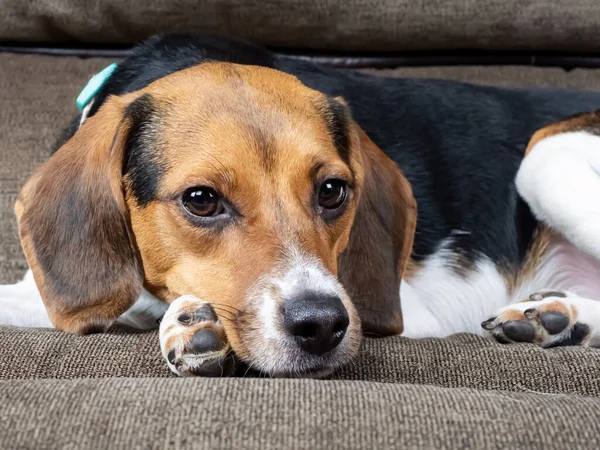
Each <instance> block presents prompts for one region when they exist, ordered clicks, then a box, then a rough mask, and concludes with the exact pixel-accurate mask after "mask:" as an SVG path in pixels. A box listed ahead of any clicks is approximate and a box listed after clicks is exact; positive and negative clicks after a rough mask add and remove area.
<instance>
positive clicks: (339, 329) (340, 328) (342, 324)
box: [333, 315, 350, 335]
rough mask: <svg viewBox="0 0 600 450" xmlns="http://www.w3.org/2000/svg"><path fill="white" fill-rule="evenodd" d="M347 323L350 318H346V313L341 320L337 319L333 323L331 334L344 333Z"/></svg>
mask: <svg viewBox="0 0 600 450" xmlns="http://www.w3.org/2000/svg"><path fill="white" fill-rule="evenodd" d="M349 324H350V320H349V319H348V315H346V316H345V317H344V318H342V319H341V320H338V321H337V322H336V323H335V325H334V326H333V334H334V335H338V334H340V333H345V332H346V328H348V325H349Z"/></svg>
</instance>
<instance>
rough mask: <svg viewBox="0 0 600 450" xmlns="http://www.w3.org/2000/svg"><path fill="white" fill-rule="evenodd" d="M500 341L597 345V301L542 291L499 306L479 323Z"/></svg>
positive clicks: (599, 329) (599, 318)
mask: <svg viewBox="0 0 600 450" xmlns="http://www.w3.org/2000/svg"><path fill="white" fill-rule="evenodd" d="M481 326H482V327H483V329H484V330H486V334H487V335H488V336H489V337H491V338H493V339H495V340H496V341H498V342H500V343H503V344H510V343H513V342H529V343H533V344H536V345H538V346H540V347H558V346H566V345H581V346H584V347H597V346H600V301H598V300H591V299H588V298H584V297H580V296H578V295H576V294H574V293H572V292H561V291H542V292H538V293H536V294H533V295H531V296H530V298H529V299H528V300H527V301H523V302H520V303H514V304H512V305H508V306H506V307H504V308H502V309H501V310H500V311H498V313H497V314H496V315H495V316H494V317H491V318H489V319H488V320H486V321H485V322H483V323H482V324H481Z"/></svg>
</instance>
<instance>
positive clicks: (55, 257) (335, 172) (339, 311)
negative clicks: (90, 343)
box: [0, 35, 600, 376]
mask: <svg viewBox="0 0 600 450" xmlns="http://www.w3.org/2000/svg"><path fill="white" fill-rule="evenodd" d="M598 105H600V95H599V94H594V93H582V92H567V91H557V90H533V89H529V90H527V89H500V88H492V87H482V86H474V85H469V84H463V83H457V82H451V81H442V80H416V79H388V78H377V77H372V76H369V75H363V74H360V73H356V72H352V71H344V70H334V69H329V68H326V67H322V66H319V65H316V64H312V63H310V62H306V61H301V60H298V59H292V58H289V57H285V56H279V55H275V54H272V53H270V52H269V51H267V50H265V49H264V48H261V47H257V46H254V45H252V44H249V43H246V42H243V41H238V40H235V39H227V38H213V37H203V36H192V35H168V36H158V37H154V38H151V39H150V40H148V41H147V42H145V43H143V44H142V45H140V46H138V47H137V48H136V49H134V51H133V53H132V54H131V56H129V57H128V58H126V59H125V60H124V61H123V62H122V63H120V64H119V66H118V67H117V68H116V70H115V71H114V73H113V74H112V75H111V76H110V78H109V80H108V82H107V83H106V84H105V85H104V86H103V87H102V88H101V90H100V91H99V92H98V93H97V95H96V96H95V97H94V99H93V102H92V104H91V106H89V108H87V110H86V113H85V114H84V115H83V116H80V117H77V118H76V120H75V121H74V122H73V125H72V126H71V127H69V129H68V130H67V131H66V134H65V136H64V138H63V140H62V142H61V143H60V145H59V146H58V147H59V148H58V150H57V151H56V152H55V153H54V155H53V156H52V157H51V158H50V159H49V160H48V161H47V162H46V163H45V164H44V165H42V166H41V167H40V168H39V169H38V170H36V171H35V173H34V174H33V175H32V176H31V178H30V179H29V180H28V181H27V183H26V184H25V186H24V187H23V190H22V192H21V194H20V196H19V199H18V202H17V204H16V207H15V211H16V215H17V218H18V222H19V233H20V238H21V242H22V246H23V249H24V252H25V255H26V257H27V261H28V263H29V266H30V268H31V273H28V274H27V275H26V277H25V279H24V280H23V282H21V283H19V284H17V285H13V286H4V287H0V305H1V307H0V322H2V323H5V324H6V323H8V324H15V325H30V326H55V327H57V328H60V329H61V330H64V331H66V332H69V333H76V334H86V333H91V332H99V331H104V330H106V329H107V328H108V327H109V326H111V324H113V323H115V321H117V322H121V323H125V324H129V325H133V326H137V327H139V328H145V327H148V326H152V325H155V324H156V320H157V319H159V318H160V317H162V320H161V321H160V345H161V350H162V353H163V355H164V357H165V359H166V360H167V363H168V365H169V367H170V369H171V370H172V371H173V372H175V373H177V374H179V375H184V376H189V375H205V376H211V375H212V376H215V375H216V376H219V375H227V374H230V373H234V372H235V370H236V369H237V368H239V367H245V368H246V369H249V368H250V369H254V370H256V371H258V372H261V373H265V374H268V375H272V376H324V375H327V374H329V373H331V372H333V371H334V370H335V369H336V368H338V367H340V366H341V365H343V364H346V363H347V362H349V361H350V360H351V359H352V358H353V357H354V356H355V355H356V354H357V352H358V350H359V345H360V341H361V334H363V333H365V334H367V335H374V336H387V335H393V334H400V333H402V334H403V335H405V336H408V337H427V336H429V337H431V336H434V337H441V336H446V335H449V334H452V333H456V332H473V333H480V334H487V335H488V336H489V337H491V338H493V339H495V340H497V341H499V342H502V343H512V342H531V343H534V344H536V345H539V346H542V347H551V346H557V345H584V346H592V345H596V344H598V342H600V303H598V302H596V301H595V300H593V299H596V298H600V276H599V275H600V210H599V207H598V206H596V205H597V204H598V200H597V199H598V197H600V176H599V173H600V172H599V171H600V114H598V113H589V114H584V115H579V116H577V117H574V118H570V119H566V120H564V119H565V118H567V117H569V116H572V115H573V114H574V113H577V112H580V111H589V110H593V109H594V108H595V107H597V106H598ZM561 120H563V121H561ZM538 129H539V130H540V131H537V132H536V130H538ZM532 135H533V138H532V139H531V141H530V137H531V136H532ZM529 141H530V142H529ZM528 142H529V145H528ZM596 196H598V197H596ZM523 300H524V301H523ZM482 321H483V323H482Z"/></svg>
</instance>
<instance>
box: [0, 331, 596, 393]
mask: <svg viewBox="0 0 600 450" xmlns="http://www.w3.org/2000/svg"><path fill="white" fill-rule="evenodd" d="M0 342H2V346H1V347H0V379H5V380H6V379H44V378H61V379H72V378H106V377H140V378H144V377H161V378H162V377H167V378H170V377H173V376H174V375H173V374H172V373H171V372H170V370H169V369H168V368H167V365H166V363H165V362H164V360H163V358H162V356H161V354H160V350H159V345H158V334H157V333H156V332H145V333H133V332H131V331H128V330H113V331H112V332H111V333H108V334H98V335H90V336H85V337H79V336H73V335H68V334H65V333H62V332H60V331H57V330H49V329H46V330H45V329H23V328H13V327H0ZM15 355H17V357H18V361H19V362H18V363H16V362H15ZM331 378H332V379H338V380H367V381H376V382H383V383H409V384H427V385H434V386H442V387H449V388H456V387H466V388H476V389H485V390H492V389H501V390H506V391H515V392H543V393H565V394H566V393H569V394H581V395H589V396H600V350H596V349H583V348H578V347H570V348H556V349H549V350H544V349H540V348H537V347H534V346H533V345H529V344H520V345H513V346H502V345H499V344H497V343H495V342H490V341H487V340H485V339H483V338H480V337H477V336H474V335H470V334H457V335H455V336H451V337H449V338H446V339H421V340H413V339H406V338H402V337H392V338H386V339H365V341H364V343H363V348H362V351H361V353H360V356H359V358H358V359H357V360H355V361H354V362H353V363H352V364H350V365H349V366H347V367H344V368H343V369H341V370H339V371H338V372H337V373H336V374H334V375H333V376H332V377H331Z"/></svg>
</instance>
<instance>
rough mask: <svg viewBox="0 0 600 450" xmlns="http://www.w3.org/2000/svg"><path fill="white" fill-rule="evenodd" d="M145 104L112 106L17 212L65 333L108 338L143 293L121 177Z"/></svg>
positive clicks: (25, 194)
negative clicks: (131, 136) (105, 334)
mask: <svg viewBox="0 0 600 450" xmlns="http://www.w3.org/2000/svg"><path fill="white" fill-rule="evenodd" d="M147 101H148V99H147V98H145V97H144V96H142V97H141V98H139V99H137V100H135V101H133V102H131V103H130V102H128V101H127V99H125V98H119V97H111V98H109V99H108V100H107V101H106V102H105V103H104V105H103V106H102V108H100V110H99V111H98V112H97V113H96V114H95V115H94V116H93V117H91V118H89V119H87V120H86V121H85V122H84V124H83V125H82V126H81V128H80V129H79V130H78V131H77V132H76V133H75V135H74V136H73V137H71V139H69V140H68V141H67V142H66V143H65V144H64V145H63V146H62V147H61V148H60V149H59V150H58V151H57V152H56V153H55V154H54V155H53V156H52V157H51V158H50V159H49V160H48V161H47V162H46V163H45V164H44V165H42V166H41V167H40V168H38V169H37V171H36V172H35V173H34V174H33V175H32V176H31V178H30V179H29V180H28V181H27V183H26V184H25V186H24V187H23V189H22V191H21V193H20V195H19V199H18V200H17V204H16V205H15V212H16V215H17V220H18V222H19V234H20V237H21V244H22V245H23V250H24V252H25V256H26V257H27V262H28V263H29V267H30V268H31V270H32V272H33V276H34V278H35V281H36V284H37V287H38V289H39V291H40V293H41V295H42V299H43V301H44V304H45V306H46V310H47V311H48V314H49V316H50V319H51V320H52V323H53V324H54V326H56V327H57V328H59V329H61V330H63V331H67V332H70V333H76V334H86V333H90V332H93V331H103V330H105V329H106V328H107V327H108V326H110V324H111V323H112V322H113V321H114V320H115V319H117V318H118V317H119V316H120V315H121V314H123V313H124V312H125V311H126V310H127V309H128V308H129V307H130V306H131V305H133V303H134V302H135V300H136V299H137V297H138V296H139V294H140V292H141V290H142V282H143V271H142V265H141V261H140V258H139V254H138V250H137V247H136V244H135V239H134V237H133V233H132V231H131V229H130V224H129V214H128V210H127V207H126V205H125V200H124V194H123V185H122V170H123V161H124V157H125V147H126V144H127V139H128V135H129V132H130V130H131V129H132V126H133V123H134V117H133V116H134V115H135V114H133V113H134V112H135V111H133V110H135V109H136V108H137V109H140V108H142V109H144V105H145V103H147ZM132 111H133V112H132Z"/></svg>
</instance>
